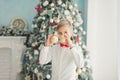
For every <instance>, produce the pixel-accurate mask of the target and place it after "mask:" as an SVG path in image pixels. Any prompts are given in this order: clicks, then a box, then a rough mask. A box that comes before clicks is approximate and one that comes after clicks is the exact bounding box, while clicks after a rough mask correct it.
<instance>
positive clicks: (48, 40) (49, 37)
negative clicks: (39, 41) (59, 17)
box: [45, 34, 53, 46]
mask: <svg viewBox="0 0 120 80" xmlns="http://www.w3.org/2000/svg"><path fill="white" fill-rule="evenodd" d="M52 37H53V34H49V35H48V39H47V42H46V43H45V46H51V45H52V44H53V43H52Z"/></svg>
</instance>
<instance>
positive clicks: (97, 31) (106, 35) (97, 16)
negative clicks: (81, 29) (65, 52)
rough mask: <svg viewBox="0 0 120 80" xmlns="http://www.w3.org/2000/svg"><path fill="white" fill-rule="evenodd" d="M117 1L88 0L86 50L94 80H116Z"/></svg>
mask: <svg viewBox="0 0 120 80" xmlns="http://www.w3.org/2000/svg"><path fill="white" fill-rule="evenodd" d="M117 31H118V30H117V0H88V36H87V39H88V42H87V43H88V49H89V50H90V53H91V59H92V67H93V77H94V80H118V68H117V67H118V64H117V63H118V53H117V51H118V49H117V46H118V38H117Z"/></svg>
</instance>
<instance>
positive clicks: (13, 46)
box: [0, 36, 26, 80]
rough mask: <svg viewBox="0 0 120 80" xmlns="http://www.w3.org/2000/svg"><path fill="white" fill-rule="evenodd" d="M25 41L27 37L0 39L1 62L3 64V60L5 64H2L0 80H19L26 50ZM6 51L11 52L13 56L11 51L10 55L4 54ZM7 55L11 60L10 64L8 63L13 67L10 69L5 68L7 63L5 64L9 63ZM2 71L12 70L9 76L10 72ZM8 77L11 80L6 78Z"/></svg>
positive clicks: (0, 66)
mask: <svg viewBox="0 0 120 80" xmlns="http://www.w3.org/2000/svg"><path fill="white" fill-rule="evenodd" d="M25 40H26V38H25V37H17V36H16V37H12V36H8V37H4V36H3V37H0V50H1V51H0V56H1V57H0V61H1V62H2V60H3V63H0V69H1V70H0V80H19V79H18V76H19V73H20V71H21V68H22V55H23V51H24V49H25V46H24V42H25ZM5 50H6V51H7V50H10V51H11V52H10V53H11V54H10V53H9V51H8V53H4V52H5ZM7 54H8V55H9V56H8V55H7ZM6 55H7V56H8V58H9V59H10V60H11V61H10V63H8V64H10V65H11V66H10V68H5V65H6V64H7V63H6V64H5V63H4V61H7V60H6V59H8V58H6ZM4 59H5V60H4ZM8 61H9V60H8ZM2 69H10V70H8V71H9V73H10V74H8V72H3V71H4V70H2ZM6 71H7V70H6ZM6 76H9V78H10V79H7V78H5V77H6Z"/></svg>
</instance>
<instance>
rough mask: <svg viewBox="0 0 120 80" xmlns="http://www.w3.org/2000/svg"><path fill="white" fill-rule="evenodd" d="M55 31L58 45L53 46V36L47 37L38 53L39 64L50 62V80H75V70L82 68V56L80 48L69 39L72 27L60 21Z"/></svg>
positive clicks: (67, 22)
mask: <svg viewBox="0 0 120 80" xmlns="http://www.w3.org/2000/svg"><path fill="white" fill-rule="evenodd" d="M56 31H57V33H58V38H59V40H60V44H56V45H53V44H54V42H52V40H51V39H52V36H53V35H52V34H51V35H49V36H48V40H47V42H46V43H45V47H44V48H43V49H42V50H41V53H40V64H46V63H48V62H50V61H51V60H52V80H76V68H80V67H82V62H83V55H82V50H81V48H80V47H79V46H77V45H75V44H73V42H72V40H71V39H70V38H71V36H72V34H73V28H72V25H71V23H70V22H69V21H68V20H61V21H60V22H59V24H58V26H57V29H56Z"/></svg>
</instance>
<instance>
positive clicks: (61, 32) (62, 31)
mask: <svg viewBox="0 0 120 80" xmlns="http://www.w3.org/2000/svg"><path fill="white" fill-rule="evenodd" d="M57 32H58V37H59V39H61V37H65V36H67V38H69V39H70V37H71V36H72V30H71V28H69V27H67V26H66V27H64V26H63V27H61V28H59V29H58V30H57Z"/></svg>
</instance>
